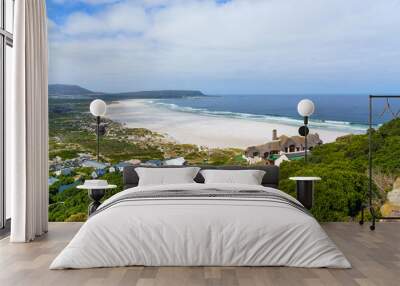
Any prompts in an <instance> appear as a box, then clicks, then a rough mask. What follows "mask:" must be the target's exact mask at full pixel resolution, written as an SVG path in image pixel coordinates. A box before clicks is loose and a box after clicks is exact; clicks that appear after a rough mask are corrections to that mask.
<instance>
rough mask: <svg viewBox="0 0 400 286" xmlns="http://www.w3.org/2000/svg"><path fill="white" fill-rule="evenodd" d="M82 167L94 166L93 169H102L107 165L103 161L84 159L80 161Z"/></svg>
mask: <svg viewBox="0 0 400 286" xmlns="http://www.w3.org/2000/svg"><path fill="white" fill-rule="evenodd" d="M82 166H83V167H90V168H95V169H104V168H106V167H107V165H106V164H104V163H100V162H97V161H93V160H86V161H84V162H83V163H82Z"/></svg>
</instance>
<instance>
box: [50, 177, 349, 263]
mask: <svg viewBox="0 0 400 286" xmlns="http://www.w3.org/2000/svg"><path fill="white" fill-rule="evenodd" d="M209 188H217V189H226V190H230V191H232V190H243V189H249V190H265V191H269V192H274V193H276V194H281V195H284V196H285V197H287V198H290V199H291V200H293V201H295V199H293V198H292V197H290V196H289V195H287V194H285V193H283V192H281V191H279V190H276V189H272V188H265V187H262V186H254V185H251V186H250V185H249V186H247V185H238V184H236V185H230V184H207V185H205V184H195V183H194V184H181V185H166V186H143V187H136V188H132V189H128V190H125V191H123V192H120V193H118V194H116V195H114V196H113V197H112V198H110V199H108V200H107V201H106V202H104V203H103V204H102V205H101V206H100V208H102V206H104V205H106V204H107V202H110V201H112V200H115V199H117V198H118V197H121V196H124V195H126V194H129V193H130V192H140V191H150V190H151V191H155V190H159V191H163V190H199V191H201V190H204V189H209ZM127 265H145V266H195V265H197V266H211V265H213V266H245V265H246V266H294V267H332V268H350V267H351V266H350V263H349V262H348V261H347V259H346V258H345V257H344V255H343V254H342V252H341V251H340V250H338V248H337V247H336V245H335V244H334V243H333V242H332V241H331V239H330V238H329V237H328V236H327V234H326V233H325V232H324V230H323V229H322V228H321V226H320V225H319V224H318V222H317V221H316V220H315V219H314V218H313V217H312V216H310V215H308V214H306V213H304V212H302V211H300V210H299V209H296V208H295V207H293V206H290V205H286V204H282V203H276V202H273V201H265V200H262V199H254V198H253V199H246V198H240V199H237V198H229V197H227V198H197V197H196V198H185V199H177V198H167V199H166V198H159V199H158V198H153V199H148V200H139V201H122V202H120V203H117V204H115V205H112V206H111V207H109V208H107V209H104V210H103V211H101V212H99V213H98V214H96V215H94V216H92V217H91V218H90V219H89V220H88V221H87V222H86V223H85V224H84V225H83V226H82V227H81V229H80V230H79V232H78V233H77V234H76V236H75V237H74V238H73V239H72V241H71V242H70V243H69V244H68V246H67V247H66V248H65V249H64V250H63V251H62V252H61V253H60V254H59V255H58V256H57V258H56V259H55V260H54V261H53V263H52V264H51V266H50V269H63V268H91V267H113V266H127Z"/></svg>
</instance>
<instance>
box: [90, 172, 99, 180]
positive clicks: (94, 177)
mask: <svg viewBox="0 0 400 286" xmlns="http://www.w3.org/2000/svg"><path fill="white" fill-rule="evenodd" d="M91 176H92V178H93V179H97V177H98V175H97V173H96V171H93V172H92V174H91Z"/></svg>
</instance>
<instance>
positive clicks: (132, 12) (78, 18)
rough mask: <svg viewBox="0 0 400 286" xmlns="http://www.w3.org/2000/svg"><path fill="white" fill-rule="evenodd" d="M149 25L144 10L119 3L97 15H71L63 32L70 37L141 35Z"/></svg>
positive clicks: (79, 13)
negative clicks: (117, 34)
mask: <svg viewBox="0 0 400 286" xmlns="http://www.w3.org/2000/svg"><path fill="white" fill-rule="evenodd" d="M147 25H148V19H147V16H146V13H145V11H144V10H143V8H140V7H137V6H135V5H130V3H119V4H116V5H113V6H111V7H110V8H109V9H107V10H105V11H102V12H100V13H97V14H95V15H88V14H85V13H81V12H78V13H73V14H71V15H70V16H69V17H68V19H67V21H66V23H65V25H64V26H63V32H64V33H65V34H69V35H78V34H92V35H97V34H111V33H113V34H114V33H122V32H124V33H140V32H142V31H144V30H145V29H146V26H147Z"/></svg>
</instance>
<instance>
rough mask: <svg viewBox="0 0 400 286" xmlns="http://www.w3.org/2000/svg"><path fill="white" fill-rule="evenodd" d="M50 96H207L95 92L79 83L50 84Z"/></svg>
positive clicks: (167, 92)
mask: <svg viewBox="0 0 400 286" xmlns="http://www.w3.org/2000/svg"><path fill="white" fill-rule="evenodd" d="M49 96H50V97H65V98H66V97H70V96H71V97H76V96H78V97H82V98H91V97H93V96H96V97H100V98H102V99H109V100H113V99H124V98H126V99H129V98H181V97H195V96H206V95H205V94H204V93H203V92H201V91H199V90H144V91H131V92H119V93H106V92H95V91H92V90H89V89H86V88H83V87H81V86H79V85H69V84H49Z"/></svg>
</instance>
